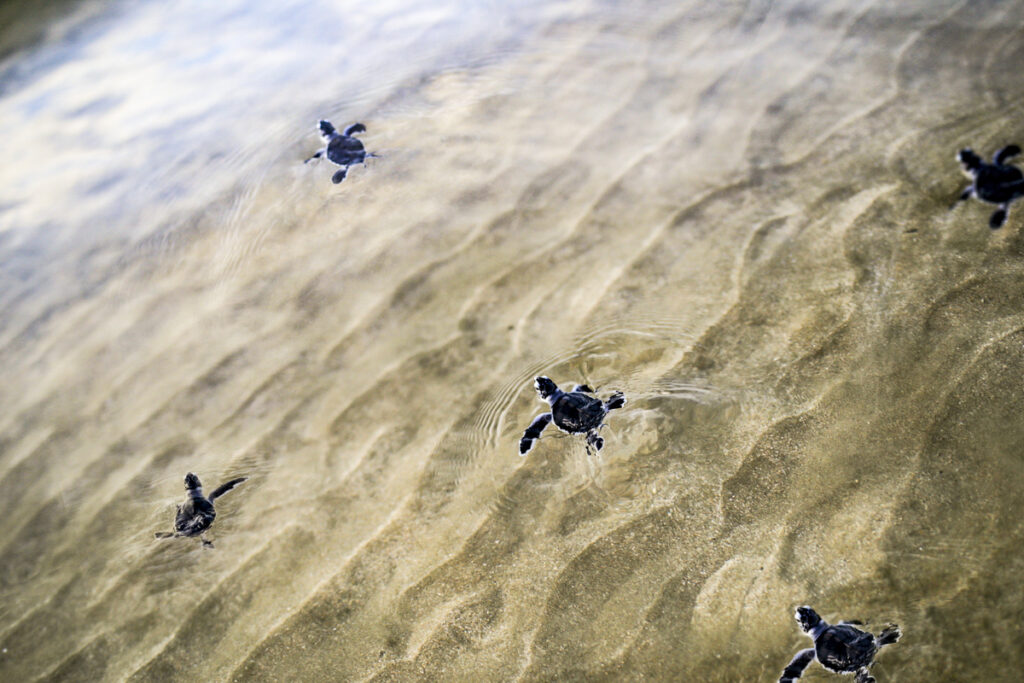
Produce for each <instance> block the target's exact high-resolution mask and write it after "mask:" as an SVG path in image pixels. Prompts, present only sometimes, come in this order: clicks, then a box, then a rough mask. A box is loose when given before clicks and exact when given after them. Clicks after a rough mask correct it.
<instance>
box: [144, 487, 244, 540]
mask: <svg viewBox="0 0 1024 683" xmlns="http://www.w3.org/2000/svg"><path fill="white" fill-rule="evenodd" d="M246 478H247V477H238V478H237V479H232V480H231V481H229V482H227V483H224V484H221V485H220V486H218V487H217V488H215V489H214V490H213V493H211V494H210V497H209V498H207V497H205V496H203V485H202V483H201V482H200V481H199V477H197V476H196V475H194V474H192V473H191V472H189V473H188V474H186V475H185V490H186V491H187V492H188V495H187V496H186V498H185V502H184V503H182V504H181V505H179V506H178V512H177V513H176V514H175V516H174V533H171V532H167V531H159V532H157V533H156V537H157V538H172V537H175V536H199V537H200V539H201V540H202V542H203V545H204V546H209V547H213V543H211V542H210V541H208V540H206V539H205V538H203V537H202V535H203V532H205V531H206V530H207V529H209V528H210V525H212V524H213V520H214V518H216V517H217V511H216V510H214V508H213V501H214V500H215V499H217V498H219V497H220V496H223V495H224V494H225V493H227V492H228V491H230V490H231V489H233V488H235V486H237V485H238V484H241V483H242V482H243V481H245V480H246Z"/></svg>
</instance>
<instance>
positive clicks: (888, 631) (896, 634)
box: [878, 624, 903, 647]
mask: <svg viewBox="0 0 1024 683" xmlns="http://www.w3.org/2000/svg"><path fill="white" fill-rule="evenodd" d="M902 635H903V631H901V630H900V627H899V626H897V625H896V624H889V625H888V626H886V627H885V628H883V629H882V632H881V633H879V634H878V647H882V646H883V645H892V644H893V643H895V642H896V641H897V640H899V639H900V636H902Z"/></svg>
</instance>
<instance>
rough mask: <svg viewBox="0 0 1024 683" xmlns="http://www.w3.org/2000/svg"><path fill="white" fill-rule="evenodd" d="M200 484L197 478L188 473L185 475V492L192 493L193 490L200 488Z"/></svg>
mask: <svg viewBox="0 0 1024 683" xmlns="http://www.w3.org/2000/svg"><path fill="white" fill-rule="evenodd" d="M202 486H203V485H202V484H201V483H199V477H197V476H196V475H194V474H192V473H191V472H189V473H188V474H186V475H185V490H186V491H194V490H195V489H198V488H202Z"/></svg>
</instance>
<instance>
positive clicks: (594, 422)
mask: <svg viewBox="0 0 1024 683" xmlns="http://www.w3.org/2000/svg"><path fill="white" fill-rule="evenodd" d="M534 386H535V387H536V388H537V393H538V394H540V398H541V400H542V401H547V402H548V403H549V404H551V412H549V413H542V414H540V415H538V416H537V417H535V418H533V422H531V423H530V426H529V427H527V428H526V431H525V432H523V438H522V439H520V440H519V455H526V454H527V453H529V452H530V449H531V448H533V442H534V441H536V440H537V439H538V438H539V437H540V433H541V432H543V431H544V428H545V427H547V426H548V423H550V422H551V421H552V420H554V422H555V426H556V427H558V428H559V429H561V430H562V431H563V432H568V433H569V434H584V433H585V434H586V435H587V452H588V453H589V452H590V449H591V447H593V448H594V449H596V450H601V447H602V446H604V439H602V438H601V437H600V436H599V435H598V430H599V429H600V428H601V427H603V426H604V416H605V415H607V414H608V411H610V410H616V409H617V408H621V407H622V406H624V405H626V399H625V397H623V395H622V392H620V391H616V392H615V393H613V394H612V395H611V396H610V397H609V398H608V400H607V401H605V402H603V403H602V402H601V400H600V399H597V398H594V397H593V396H588V395H587V394H592V393H594V390H593V389H591V388H590V387H588V386H587V385H585V384H577V385H576V386H575V387H573V390H572V391H570V392H568V393H566V392H564V391H562V390H561V389H559V388H558V386H557V385H555V383H554V382H552V381H551V380H550V379H548V378H547V377H538V378H537V379H536V380H534Z"/></svg>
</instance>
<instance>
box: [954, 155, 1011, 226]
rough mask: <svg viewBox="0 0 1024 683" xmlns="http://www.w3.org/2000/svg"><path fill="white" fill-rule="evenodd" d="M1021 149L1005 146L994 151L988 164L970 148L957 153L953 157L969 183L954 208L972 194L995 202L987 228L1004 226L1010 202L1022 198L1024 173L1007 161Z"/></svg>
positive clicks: (990, 202) (986, 200)
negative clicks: (996, 207)
mask: <svg viewBox="0 0 1024 683" xmlns="http://www.w3.org/2000/svg"><path fill="white" fill-rule="evenodd" d="M1020 151H1021V150H1020V147H1018V146H1017V145H1007V146H1006V147H1003V148H1002V149H1000V150H999V151H998V152H996V153H995V156H994V157H992V163H991V164H988V163H985V162H984V161H982V159H981V157H979V156H978V155H977V154H975V153H974V150H972V149H971V148H969V147H968V148H965V149H962V150H960V151H959V152H957V155H956V158H957V160H958V161H959V162H960V165H961V167H962V168H963V171H964V173H965V174H967V175H968V176H970V178H971V184H970V185H968V186H967V189H965V190H964V191H963V192H961V193H960V196H959V197H958V198H957V200H956V202H955V203H954V204H953V207H954V208H955V207H956V206H957V204H959V203H960V202H962V201H965V200H967V199H970V198H971V197H977V198H978V199H980V200H981V201H983V202H988V203H989V204H997V205H999V208H998V209H996V211H995V212H994V213H993V214H992V216H991V217H990V218H989V220H988V227H990V228H992V229H993V230H998V229H999V228H1001V227H1003V223H1005V222H1006V214H1007V212H1008V211H1009V210H1010V203H1011V202H1013V201H1015V200H1017V199H1020V198H1021V197H1024V173H1021V170H1020V169H1019V168H1017V167H1016V166H1011V165H1009V164H1008V163H1006V162H1007V160H1009V159H1010V158H1012V157H1015V156H1017V155H1018V154H1020Z"/></svg>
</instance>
